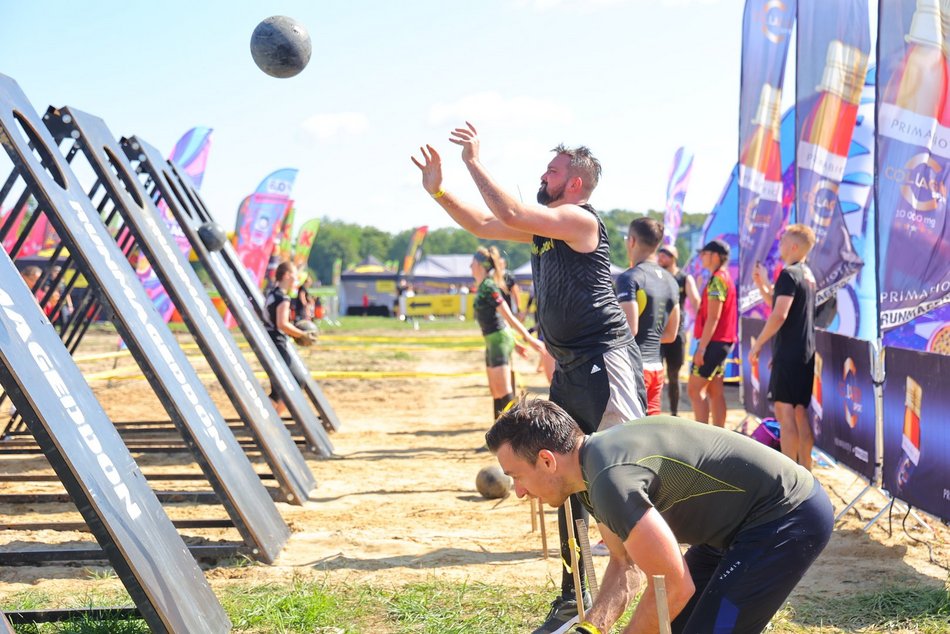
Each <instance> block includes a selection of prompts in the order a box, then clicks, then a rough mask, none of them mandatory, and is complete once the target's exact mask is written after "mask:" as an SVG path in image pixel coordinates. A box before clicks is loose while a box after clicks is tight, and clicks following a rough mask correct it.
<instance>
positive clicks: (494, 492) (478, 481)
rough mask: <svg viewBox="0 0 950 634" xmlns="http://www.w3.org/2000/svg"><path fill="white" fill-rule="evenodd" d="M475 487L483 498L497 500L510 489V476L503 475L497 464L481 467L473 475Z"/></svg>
mask: <svg viewBox="0 0 950 634" xmlns="http://www.w3.org/2000/svg"><path fill="white" fill-rule="evenodd" d="M475 488H476V489H478V492H479V493H481V494H482V497H483V498H488V499H489V500H497V499H499V498H503V497H505V496H506V495H508V492H509V491H511V478H510V477H508V476H507V475H505V472H504V471H502V469H501V467H500V466H499V465H496V464H495V465H491V466H488V467H483V468H482V469H481V471H479V472H478V476H476V477H475Z"/></svg>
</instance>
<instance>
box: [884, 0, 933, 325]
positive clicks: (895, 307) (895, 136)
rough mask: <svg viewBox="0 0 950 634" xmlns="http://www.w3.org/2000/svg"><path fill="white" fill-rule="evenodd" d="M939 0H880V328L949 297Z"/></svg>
mask: <svg viewBox="0 0 950 634" xmlns="http://www.w3.org/2000/svg"><path fill="white" fill-rule="evenodd" d="M943 43H944V35H943V26H942V24H941V13H940V4H939V3H938V2H936V1H935V0H932V1H930V2H923V1H921V2H917V1H915V0H881V1H880V19H879V34H878V48H879V60H878V75H879V85H880V86H881V87H882V89H881V91H880V96H879V102H880V103H879V105H878V114H877V139H878V143H877V150H878V152H877V175H878V177H877V179H876V185H877V188H876V197H877V212H878V256H879V260H878V281H879V284H880V314H881V329H882V330H883V331H888V330H891V329H893V328H896V327H898V326H900V325H902V324H906V323H908V322H910V321H911V320H913V319H915V318H917V317H920V316H921V315H924V314H926V313H928V312H931V311H933V310H936V309H938V308H940V307H941V306H944V305H946V304H948V303H950V266H947V262H948V261H950V223H948V222H947V193H948V192H947V189H948V178H950V169H948V165H950V109H948V108H946V107H945V104H946V100H947V99H946V97H947V88H948V86H947V60H946V57H945V55H944V51H943Z"/></svg>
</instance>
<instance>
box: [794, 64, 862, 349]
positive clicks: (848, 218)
mask: <svg viewBox="0 0 950 634" xmlns="http://www.w3.org/2000/svg"><path fill="white" fill-rule="evenodd" d="M876 84H877V69H876V68H875V67H874V66H871V67H870V68H868V72H867V76H866V77H865V80H864V90H863V91H862V93H861V103H860V105H859V106H858V117H857V119H856V121H855V126H854V133H853V134H852V135H851V147H850V149H849V152H848V160H847V163H846V164H845V168H844V178H843V179H842V181H841V186H840V187H839V189H838V202H839V204H840V207H841V213H842V215H843V216H844V223H845V226H846V227H847V229H848V234H849V235H850V236H851V244H852V245H853V246H854V250H855V252H856V253H857V254H858V257H859V258H860V259H861V260H862V261H863V262H864V266H862V267H861V268H860V270H859V271H858V274H857V275H856V276H855V277H853V278H852V279H851V280H849V281H848V283H847V284H845V285H844V286H843V287H841V288H840V289H838V294H837V296H836V299H837V302H836V303H837V305H836V307H835V316H834V319H833V321H832V323H831V324H830V325H829V326H827V328H826V330H828V331H829V332H835V333H838V334H840V335H845V336H846V337H855V338H857V339H864V340H865V341H877V338H878V336H879V331H878V310H877V253H876V252H875V240H874V229H875V219H874V216H875V208H874V196H873V189H874V104H875V93H876ZM809 259H810V258H809Z"/></svg>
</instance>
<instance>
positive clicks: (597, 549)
mask: <svg viewBox="0 0 950 634" xmlns="http://www.w3.org/2000/svg"><path fill="white" fill-rule="evenodd" d="M590 554H591V555H593V556H594V557H609V556H610V549H608V548H607V544H605V543H604V540H600V541H599V542H597V543H596V544H594V545H593V546H591V547H590Z"/></svg>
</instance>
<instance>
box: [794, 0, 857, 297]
mask: <svg viewBox="0 0 950 634" xmlns="http://www.w3.org/2000/svg"><path fill="white" fill-rule="evenodd" d="M868 19H869V16H868V3H867V0H799V3H798V46H797V49H796V50H797V51H798V55H797V60H796V62H797V63H796V73H797V79H796V90H797V93H796V98H797V99H796V101H797V113H798V114H797V117H796V118H797V134H796V139H797V147H798V151H797V155H796V162H797V164H798V173H797V183H798V192H797V203H796V212H797V221H798V222H800V223H802V224H805V225H808V226H809V227H811V228H812V229H814V230H815V237H816V239H817V242H816V244H815V248H814V250H813V251H812V252H811V254H810V255H809V256H808V264H809V266H810V267H811V269H812V272H814V274H815V279H816V282H817V287H818V292H817V296H816V300H817V302H818V303H819V304H821V303H823V302H825V301H827V300H829V299H831V298H832V297H834V295H835V294H836V293H837V291H838V289H839V288H841V287H843V286H844V285H845V284H847V282H848V281H849V280H850V279H851V278H853V277H854V276H855V275H857V273H858V271H859V270H860V268H861V266H862V265H863V262H862V261H861V258H860V257H859V256H858V254H857V252H856V251H855V249H854V246H853V245H852V243H851V236H850V234H849V233H848V229H847V227H846V226H845V222H844V215H843V213H842V210H841V203H840V202H839V199H838V192H839V189H840V188H841V182H842V181H843V180H844V175H845V167H846V164H847V160H848V150H849V149H850V146H851V135H852V133H853V132H854V126H855V124H856V122H857V118H858V107H859V105H860V103H861V92H862V91H863V89H864V77H865V74H866V73H867V64H868V54H869V53H870V50H871V33H870V27H869V23H868Z"/></svg>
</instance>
